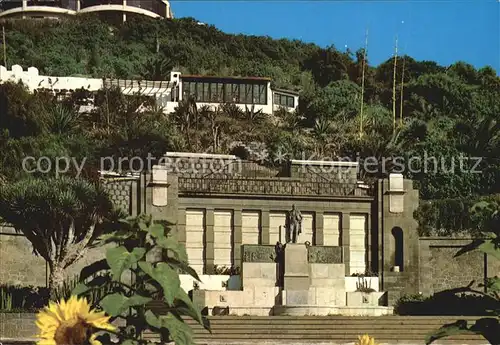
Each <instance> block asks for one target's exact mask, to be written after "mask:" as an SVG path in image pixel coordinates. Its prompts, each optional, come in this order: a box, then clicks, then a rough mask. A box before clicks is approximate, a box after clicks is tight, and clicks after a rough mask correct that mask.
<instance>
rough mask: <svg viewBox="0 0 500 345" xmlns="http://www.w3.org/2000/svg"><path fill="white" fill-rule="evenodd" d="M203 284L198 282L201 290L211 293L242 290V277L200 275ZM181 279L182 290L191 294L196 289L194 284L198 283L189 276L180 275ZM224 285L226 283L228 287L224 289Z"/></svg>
mask: <svg viewBox="0 0 500 345" xmlns="http://www.w3.org/2000/svg"><path fill="white" fill-rule="evenodd" d="M199 277H200V280H201V282H198V286H199V289H200V290H209V291H226V290H231V291H233V290H241V288H242V287H241V277H240V276H239V275H236V276H228V275H208V274H202V275H199ZM179 279H180V280H181V288H182V289H183V290H184V291H186V292H189V291H191V290H193V288H194V282H195V281H196V280H195V279H194V278H193V277H191V276H190V275H188V274H180V275H179ZM223 283H226V287H223Z"/></svg>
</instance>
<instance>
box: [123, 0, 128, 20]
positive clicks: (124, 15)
mask: <svg viewBox="0 0 500 345" xmlns="http://www.w3.org/2000/svg"><path fill="white" fill-rule="evenodd" d="M125 7H127V0H123V22H124V23H125V22H126V21H127V14H126V12H125Z"/></svg>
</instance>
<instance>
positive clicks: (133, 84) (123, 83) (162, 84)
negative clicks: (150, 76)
mask: <svg viewBox="0 0 500 345" xmlns="http://www.w3.org/2000/svg"><path fill="white" fill-rule="evenodd" d="M104 86H105V87H110V86H118V87H121V88H140V87H141V88H157V89H164V88H167V89H168V88H172V87H173V86H174V83H172V82H170V81H154V80H125V79H110V78H106V79H104Z"/></svg>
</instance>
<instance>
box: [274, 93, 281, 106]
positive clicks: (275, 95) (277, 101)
mask: <svg viewBox="0 0 500 345" xmlns="http://www.w3.org/2000/svg"><path fill="white" fill-rule="evenodd" d="M274 104H277V105H280V94H279V93H275V94H274Z"/></svg>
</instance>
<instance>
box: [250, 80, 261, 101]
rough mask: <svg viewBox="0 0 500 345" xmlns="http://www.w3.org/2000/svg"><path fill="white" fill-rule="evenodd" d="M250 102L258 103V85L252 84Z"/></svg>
mask: <svg viewBox="0 0 500 345" xmlns="http://www.w3.org/2000/svg"><path fill="white" fill-rule="evenodd" d="M252 103H255V104H259V103H260V102H259V85H257V84H254V85H253V97H252Z"/></svg>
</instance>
